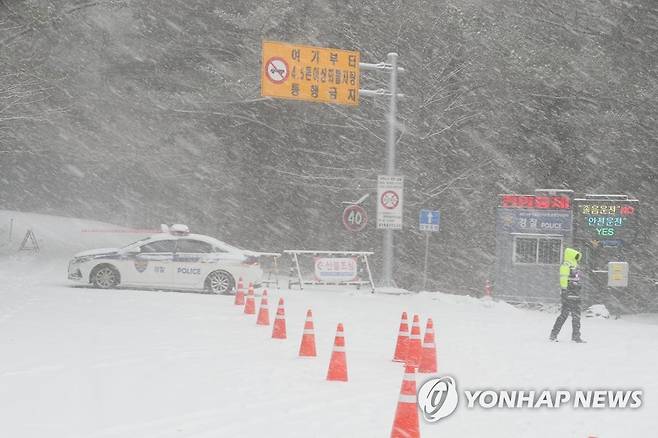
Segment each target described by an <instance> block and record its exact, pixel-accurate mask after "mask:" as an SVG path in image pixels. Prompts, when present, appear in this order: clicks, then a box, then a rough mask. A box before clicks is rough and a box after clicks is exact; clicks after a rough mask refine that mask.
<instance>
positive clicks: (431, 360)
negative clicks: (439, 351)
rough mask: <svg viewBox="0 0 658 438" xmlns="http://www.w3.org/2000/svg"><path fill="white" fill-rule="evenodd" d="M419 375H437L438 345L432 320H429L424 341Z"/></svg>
mask: <svg viewBox="0 0 658 438" xmlns="http://www.w3.org/2000/svg"><path fill="white" fill-rule="evenodd" d="M418 372H419V373H436V344H435V343H434V323H433V322H432V318H428V319H427V326H426V327H425V338H424V339H423V353H422V355H421V357H420V365H419V366H418Z"/></svg>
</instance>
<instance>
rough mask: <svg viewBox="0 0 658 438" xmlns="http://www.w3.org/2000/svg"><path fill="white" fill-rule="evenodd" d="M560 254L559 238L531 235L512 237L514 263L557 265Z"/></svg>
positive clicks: (560, 241)
mask: <svg viewBox="0 0 658 438" xmlns="http://www.w3.org/2000/svg"><path fill="white" fill-rule="evenodd" d="M561 254H562V239H560V238H553V237H539V236H537V237H534V236H533V237H516V238H515V239H514V263H523V264H535V265H559V264H560V261H561Z"/></svg>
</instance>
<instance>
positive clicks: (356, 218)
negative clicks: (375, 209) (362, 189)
mask: <svg viewBox="0 0 658 438" xmlns="http://www.w3.org/2000/svg"><path fill="white" fill-rule="evenodd" d="M367 224H368V213H366V210H365V209H364V208H363V207H361V206H360V205H356V204H355V205H349V206H347V207H345V210H343V225H344V226H345V228H346V229H347V230H348V231H361V230H362V229H364V228H365V226H366V225H367Z"/></svg>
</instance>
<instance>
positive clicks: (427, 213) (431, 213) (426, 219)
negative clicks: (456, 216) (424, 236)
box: [418, 210, 441, 231]
mask: <svg viewBox="0 0 658 438" xmlns="http://www.w3.org/2000/svg"><path fill="white" fill-rule="evenodd" d="M418 223H419V225H418V228H419V229H420V231H439V224H440V223H441V212H439V211H437V210H421V211H420V215H419V217H418Z"/></svg>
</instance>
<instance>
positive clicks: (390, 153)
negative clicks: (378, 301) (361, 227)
mask: <svg viewBox="0 0 658 438" xmlns="http://www.w3.org/2000/svg"><path fill="white" fill-rule="evenodd" d="M387 59H388V63H389V64H390V65H391V78H390V82H389V92H390V93H391V96H390V97H391V100H390V104H389V113H388V134H387V136H386V175H388V176H394V175H395V124H396V119H397V117H396V113H397V101H396V99H397V80H398V68H397V65H398V54H397V53H389V54H388V56H387ZM383 258H384V260H383V262H384V263H383V270H382V285H383V286H395V283H394V282H393V230H384V242H383Z"/></svg>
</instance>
